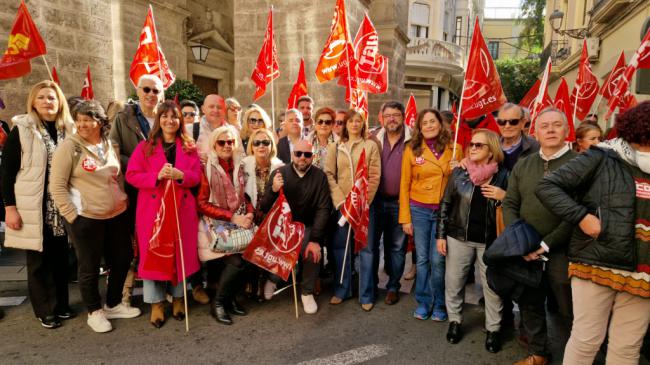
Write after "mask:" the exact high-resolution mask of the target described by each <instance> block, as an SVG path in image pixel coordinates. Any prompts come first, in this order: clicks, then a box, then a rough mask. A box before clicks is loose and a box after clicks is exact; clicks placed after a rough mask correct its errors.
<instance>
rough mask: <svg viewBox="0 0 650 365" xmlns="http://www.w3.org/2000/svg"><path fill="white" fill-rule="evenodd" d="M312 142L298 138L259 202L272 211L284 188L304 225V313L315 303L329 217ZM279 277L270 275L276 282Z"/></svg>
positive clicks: (327, 195)
mask: <svg viewBox="0 0 650 365" xmlns="http://www.w3.org/2000/svg"><path fill="white" fill-rule="evenodd" d="M312 158H313V152H312V145H311V144H310V143H309V142H308V141H306V140H300V141H299V142H298V143H296V145H295V146H294V147H293V156H292V158H291V163H290V164H288V165H285V166H282V167H280V168H278V169H277V170H275V171H273V172H272V173H271V176H273V178H272V179H269V181H268V183H267V184H266V189H265V193H264V197H263V198H262V201H261V202H260V207H261V209H262V211H264V212H268V211H269V210H271V207H272V206H273V203H274V202H275V200H276V199H277V197H278V192H279V191H280V189H281V188H284V196H285V197H286V199H287V202H288V203H289V207H291V214H292V216H293V220H295V221H298V222H300V223H303V224H304V225H305V238H304V239H303V242H302V250H301V252H300V257H301V258H302V281H301V283H300V288H301V290H302V295H301V299H302V305H303V309H304V310H305V313H307V314H314V313H316V311H317V310H318V305H317V304H316V301H315V300H314V295H313V291H314V284H315V282H316V278H317V277H318V271H319V269H320V265H319V263H320V260H321V245H322V244H323V240H324V238H325V228H326V227H327V221H328V219H329V216H330V210H331V198H330V191H329V185H328V183H327V176H325V173H324V172H323V171H322V170H320V169H319V168H317V167H316V166H312ZM278 279H279V278H277V277H276V278H272V280H274V281H277V280H278Z"/></svg>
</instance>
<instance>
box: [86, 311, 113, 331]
mask: <svg viewBox="0 0 650 365" xmlns="http://www.w3.org/2000/svg"><path fill="white" fill-rule="evenodd" d="M87 323H88V325H89V326H90V328H92V329H93V331H95V332H98V333H103V332H108V331H110V330H112V329H113V326H111V322H109V321H108V319H106V313H104V311H103V310H102V309H98V310H96V311H94V312H92V313H88V321H87Z"/></svg>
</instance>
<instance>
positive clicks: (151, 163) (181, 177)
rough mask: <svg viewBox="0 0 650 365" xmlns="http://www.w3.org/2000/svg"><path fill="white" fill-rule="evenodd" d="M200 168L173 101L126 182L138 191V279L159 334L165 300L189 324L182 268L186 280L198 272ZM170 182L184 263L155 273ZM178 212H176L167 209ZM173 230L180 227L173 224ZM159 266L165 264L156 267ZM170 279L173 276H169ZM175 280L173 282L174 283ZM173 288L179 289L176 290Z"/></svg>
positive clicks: (161, 111) (161, 109) (163, 108)
mask: <svg viewBox="0 0 650 365" xmlns="http://www.w3.org/2000/svg"><path fill="white" fill-rule="evenodd" d="M200 178H201V163H200V161H199V156H198V154H197V150H196V146H195V145H194V140H193V139H192V138H191V137H190V136H189V135H188V134H187V132H186V131H185V128H181V111H180V110H179V109H178V107H177V106H176V104H175V103H174V102H173V101H166V102H164V103H162V104H161V105H159V106H158V110H157V113H156V120H155V122H154V125H153V128H152V129H151V132H150V133H149V138H147V140H145V141H142V142H140V143H139V144H138V146H137V147H136V148H135V151H133V155H131V158H130V159H129V166H128V170H127V172H126V180H127V181H128V182H129V184H131V185H133V186H134V187H135V188H137V189H138V205H137V207H136V219H135V228H136V233H137V239H138V247H139V258H140V263H139V265H138V276H140V277H141V278H142V279H143V289H144V290H143V297H144V302H145V303H151V319H150V321H151V324H152V325H153V326H154V327H156V328H160V327H162V325H163V324H164V323H165V308H164V303H165V296H166V293H167V292H170V294H171V295H172V297H173V300H172V307H173V308H172V315H173V317H174V318H175V319H177V320H183V319H184V318H185V308H184V305H183V296H184V295H185V294H186V293H185V292H184V291H183V266H182V265H184V267H185V278H187V277H189V276H190V275H191V274H193V273H195V272H196V271H198V269H199V260H198V254H197V248H196V240H197V228H196V227H198V215H197V213H196V200H195V199H194V195H193V194H192V192H191V190H190V189H191V188H193V187H195V186H197V185H198V184H199V181H200ZM169 180H173V182H172V183H173V184H174V189H175V193H176V196H180V197H179V198H177V201H178V206H177V208H178V210H177V213H178V220H179V222H178V223H179V227H180V231H181V232H180V234H181V238H182V245H183V246H182V250H183V261H182V262H181V255H180V254H178V252H180V250H176V254H175V257H174V262H173V263H172V267H173V270H172V272H171V273H170V272H168V271H167V270H168V268H167V267H165V268H161V267H152V265H151V263H152V262H154V261H149V263H147V261H148V260H155V257H156V256H154V255H153V253H150V249H151V248H150V240H151V236H152V230H153V228H154V222H155V220H156V216H157V214H158V212H159V210H160V205H161V202H162V199H163V196H164V189H165V187H166V185H167V182H168V181H169ZM166 208H167V209H174V207H173V206H172V207H166ZM172 224H176V222H173V223H172ZM156 262H157V263H160V261H159V260H158V261H156ZM170 274H171V275H170ZM170 276H171V277H172V279H170ZM174 282H176V284H175V285H174Z"/></svg>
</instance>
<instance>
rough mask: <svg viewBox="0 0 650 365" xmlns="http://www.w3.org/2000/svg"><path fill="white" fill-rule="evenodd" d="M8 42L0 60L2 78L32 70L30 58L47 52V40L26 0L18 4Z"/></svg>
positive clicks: (18, 75) (17, 75)
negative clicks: (43, 36)
mask: <svg viewBox="0 0 650 365" xmlns="http://www.w3.org/2000/svg"><path fill="white" fill-rule="evenodd" d="M8 43H9V44H8V45H7V50H6V51H5V53H4V55H3V56H2V59H1V60H0V80H7V79H13V78H16V77H21V76H25V75H26V74H28V73H30V72H31V71H32V66H31V63H30V60H31V59H32V58H34V57H37V56H41V55H44V54H46V53H47V50H46V49H45V42H44V41H43V38H42V37H41V34H40V33H39V32H38V28H36V25H35V24H34V21H33V20H32V17H31V16H30V15H29V11H28V10H27V6H25V2H24V1H21V2H20V5H19V6H18V13H17V14H16V19H15V20H14V25H13V27H11V33H9V42H8Z"/></svg>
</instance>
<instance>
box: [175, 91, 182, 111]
mask: <svg viewBox="0 0 650 365" xmlns="http://www.w3.org/2000/svg"><path fill="white" fill-rule="evenodd" d="M174 104H176V106H177V107H178V109H180V108H181V102H180V101H179V100H178V94H176V95H174Z"/></svg>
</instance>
